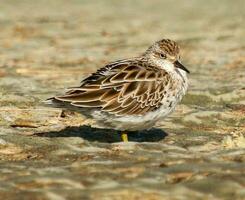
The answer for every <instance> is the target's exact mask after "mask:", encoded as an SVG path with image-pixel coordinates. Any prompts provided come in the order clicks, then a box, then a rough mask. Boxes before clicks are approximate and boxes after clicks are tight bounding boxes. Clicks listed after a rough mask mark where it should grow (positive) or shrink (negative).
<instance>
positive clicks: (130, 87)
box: [49, 40, 188, 130]
mask: <svg viewBox="0 0 245 200" xmlns="http://www.w3.org/2000/svg"><path fill="white" fill-rule="evenodd" d="M178 59H179V46H178V45H177V44H176V43H175V42H174V41H171V40H161V41H159V42H156V43H155V44H154V45H152V46H151V47H150V48H149V49H148V50H147V51H146V52H145V53H144V54H143V55H142V56H139V57H135V58H132V59H125V60H119V61H116V62H113V63H110V64H108V65H106V66H105V67H102V68H101V69H99V70H97V72H95V73H93V74H91V75H90V76H89V77H87V78H85V79H84V80H83V81H82V82H81V85H80V86H78V87H73V88H70V89H69V90H68V91H67V92H66V93H65V94H64V95H61V96H55V97H52V98H50V99H49V100H51V101H52V103H53V104H55V105H57V104H58V105H62V106H61V107H66V108H69V109H75V110H77V111H80V112H81V113H83V114H85V115H87V116H89V117H92V118H94V119H95V120H96V121H97V122H98V123H99V125H101V126H103V127H105V128H114V129H118V130H140V129H145V128H150V127H151V126H153V125H154V124H155V122H156V121H157V120H159V119H160V118H162V117H165V116H166V115H167V114H169V113H170V112H171V111H172V110H173V108H174V107H175V105H176V104H177V103H178V102H179V101H180V99H181V98H182V96H183V95H184V94H185V92H186V89H187V78H186V72H188V70H187V69H186V68H185V67H184V66H183V65H182V64H180V62H178Z"/></svg>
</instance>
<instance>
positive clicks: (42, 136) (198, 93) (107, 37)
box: [0, 0, 245, 200]
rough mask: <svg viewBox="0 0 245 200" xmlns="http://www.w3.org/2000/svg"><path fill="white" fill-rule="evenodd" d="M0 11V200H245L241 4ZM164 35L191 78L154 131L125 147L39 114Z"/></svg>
mask: <svg viewBox="0 0 245 200" xmlns="http://www.w3.org/2000/svg"><path fill="white" fill-rule="evenodd" d="M0 5H1V9H0V28H1V31H0V97H1V98H0V199H4V200H5V199H6V200H8V199H21V200H22V199H24V200H45V199H51V200H64V199H71V200H74V199H104V200H114V199H115V200H124V199H127V200H132V199H133V200H136V199H147V200H148V199H149V200H158V199H173V200H182V199H187V200H189V199H205V200H206V199H211V200H212V199H233V200H235V199H236V200H237V199H238V200H242V199H245V138H244V134H245V53H244V50H245V29H244V19H245V13H244V1H243V0H236V1H230V0H222V1H212V0H209V1H207V0H206V1H204V0H203V1H201V0H199V1H198V0H189V1H178V0H166V1H160V0H151V1H147V0H144V1H143V0H135V1H131V0H124V1H116V0H114V1H113V0H107V1H95V0H71V1H65V0H52V1H48V0H39V1H32V0H22V1H18V0H8V1H4V0H1V1H0ZM163 37H167V38H171V39H174V40H177V41H178V42H179V43H180V44H181V47H182V60H183V63H185V64H186V66H188V68H189V69H190V70H191V72H192V73H191V74H190V88H189V91H188V95H187V96H186V97H185V98H184V100H183V101H182V104H181V105H179V106H178V108H177V110H176V112H174V113H173V114H172V115H171V116H170V117H169V118H168V119H166V120H165V121H161V122H160V123H159V124H158V125H157V126H156V127H155V129H153V130H151V131H148V132H143V133H134V134H133V133H132V134H131V135H130V136H129V139H130V140H131V141H132V142H129V143H128V144H122V143H121V142H120V137H119V135H118V134H116V133H115V132H114V131H113V130H109V131H108V130H100V129H94V128H91V127H90V126H89V125H91V124H92V123H93V122H92V121H89V120H86V119H85V118H84V117H82V116H80V115H78V114H75V113H72V112H66V113H64V115H62V116H61V117H59V113H60V110H58V109H54V108H48V107H44V106H43V104H42V100H44V99H46V98H47V97H50V96H52V95H54V94H57V93H59V92H62V91H63V90H64V88H65V87H67V86H75V85H78V83H79V81H80V80H81V79H82V78H83V77H85V76H86V75H88V74H89V73H90V72H92V71H93V70H95V69H97V68H99V67H101V66H102V65H104V64H105V63H107V62H109V61H113V60H115V59H120V58H127V57H131V56H134V55H137V54H138V53H141V52H143V51H144V50H145V49H146V48H147V47H148V46H149V45H150V44H151V43H152V42H154V41H156V40H159V39H161V38H163ZM83 125H87V126H83Z"/></svg>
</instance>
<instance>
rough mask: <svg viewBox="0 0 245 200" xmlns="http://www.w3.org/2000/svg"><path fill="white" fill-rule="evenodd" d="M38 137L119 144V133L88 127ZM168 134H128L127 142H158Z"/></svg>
mask: <svg viewBox="0 0 245 200" xmlns="http://www.w3.org/2000/svg"><path fill="white" fill-rule="evenodd" d="M36 135H37V136H40V137H50V138H53V137H81V138H83V139H85V140H88V141H97V142H103V143H114V142H121V141H122V140H121V137H120V132H119V131H115V130H112V129H100V128H92V127H90V126H80V127H66V128H65V129H63V130H60V131H51V132H43V133H37V134H36ZM167 135H168V134H167V133H166V132H164V131H163V130H161V129H158V128H154V129H151V130H144V131H135V132H129V133H128V139H129V141H133V142H158V141H160V140H163V139H164V138H165V137H166V136H167Z"/></svg>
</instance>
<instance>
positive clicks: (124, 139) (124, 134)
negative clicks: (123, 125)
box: [121, 131, 128, 142]
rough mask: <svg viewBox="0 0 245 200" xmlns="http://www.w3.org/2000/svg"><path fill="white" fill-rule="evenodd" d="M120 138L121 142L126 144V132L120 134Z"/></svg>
mask: <svg viewBox="0 0 245 200" xmlns="http://www.w3.org/2000/svg"><path fill="white" fill-rule="evenodd" d="M121 138H122V140H123V142H128V134H127V132H126V131H124V132H122V133H121Z"/></svg>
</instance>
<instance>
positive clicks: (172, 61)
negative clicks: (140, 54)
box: [144, 39, 190, 73]
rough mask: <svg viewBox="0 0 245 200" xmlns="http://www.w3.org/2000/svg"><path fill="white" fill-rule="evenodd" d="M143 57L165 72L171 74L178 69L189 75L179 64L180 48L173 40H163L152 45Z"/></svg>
mask: <svg viewBox="0 0 245 200" xmlns="http://www.w3.org/2000/svg"><path fill="white" fill-rule="evenodd" d="M144 56H146V57H147V58H148V59H150V61H151V62H153V63H154V64H156V65H158V66H160V67H162V68H163V69H165V70H166V71H169V72H171V71H175V70H179V69H180V70H183V71H185V72H187V73H190V71H189V70H188V69H187V68H186V67H185V66H184V65H182V64H181V62H180V47H179V45H178V44H177V43H176V42H175V41H173V40H169V39H163V40H160V41H158V42H156V43H154V44H153V45H152V46H151V47H150V48H148V49H147V50H146V52H145V53H144Z"/></svg>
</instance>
